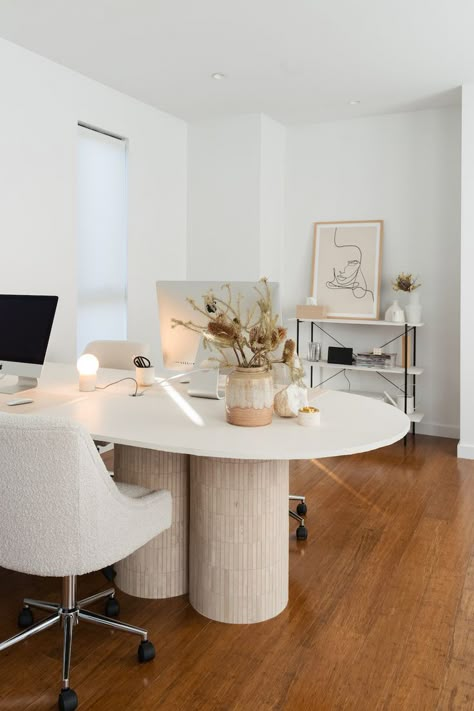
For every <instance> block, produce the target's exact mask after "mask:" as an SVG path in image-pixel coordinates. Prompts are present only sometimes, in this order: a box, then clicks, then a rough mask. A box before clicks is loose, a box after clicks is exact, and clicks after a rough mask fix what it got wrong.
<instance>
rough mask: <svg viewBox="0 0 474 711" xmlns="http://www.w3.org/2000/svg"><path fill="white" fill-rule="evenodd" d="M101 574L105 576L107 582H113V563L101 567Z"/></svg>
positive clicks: (115, 573)
mask: <svg viewBox="0 0 474 711" xmlns="http://www.w3.org/2000/svg"><path fill="white" fill-rule="evenodd" d="M102 575H103V576H104V577H105V578H107V580H108V581H109V583H113V582H114V578H115V576H116V575H117V571H116V570H115V568H114V566H113V565H107V566H106V567H105V568H102Z"/></svg>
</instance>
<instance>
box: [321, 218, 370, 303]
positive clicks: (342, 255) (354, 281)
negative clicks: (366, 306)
mask: <svg viewBox="0 0 474 711" xmlns="http://www.w3.org/2000/svg"><path fill="white" fill-rule="evenodd" d="M336 237H337V227H335V228H334V236H333V242H334V246H335V247H337V250H338V251H337V252H336V258H338V263H336V265H334V266H333V268H332V273H333V278H332V280H331V281H327V282H326V286H327V288H328V289H346V290H348V289H349V290H351V291H352V295H353V296H354V297H355V298H356V299H363V298H364V296H366V295H367V294H369V295H370V296H371V297H372V301H373V300H374V294H373V291H371V290H370V289H368V288H367V281H366V279H365V276H364V273H363V271H362V256H363V255H362V250H361V249H360V247H358V246H357V245H356V244H338V243H337V239H336ZM339 250H340V251H339Z"/></svg>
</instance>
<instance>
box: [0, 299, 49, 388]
mask: <svg viewBox="0 0 474 711" xmlns="http://www.w3.org/2000/svg"><path fill="white" fill-rule="evenodd" d="M57 304H58V297H57V296H24V295H16V294H0V392H2V393H17V392H21V391H22V390H29V389H30V388H34V387H36V386H37V384H38V378H39V376H40V375H41V370H42V368H43V363H44V358H45V355H46V349H47V348H48V342H49V336H50V333H51V328H52V326H53V321H54V315H55V313H56V306H57ZM4 375H17V376H18V381H17V382H16V383H14V384H13V385H9V386H7V385H3V383H2V377H3V376H4Z"/></svg>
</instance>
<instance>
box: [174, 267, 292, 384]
mask: <svg viewBox="0 0 474 711" xmlns="http://www.w3.org/2000/svg"><path fill="white" fill-rule="evenodd" d="M221 289H222V290H223V292H224V294H223V296H222V298H221V297H220V296H219V295H217V294H216V293H215V292H214V291H212V290H210V291H208V292H207V293H206V294H204V295H203V297H202V298H203V304H202V306H201V305H199V304H197V303H196V301H195V300H194V299H190V298H188V299H187V301H188V303H189V304H191V306H192V307H193V309H194V310H195V311H196V312H197V313H199V314H201V315H202V316H204V317H205V318H206V323H204V324H199V323H194V321H179V320H178V319H172V328H176V327H177V326H183V327H184V328H188V329H189V330H191V331H194V332H195V333H199V334H200V335H201V336H202V337H203V342H204V345H205V347H209V348H211V349H213V350H215V351H218V352H219V354H220V358H216V357H210V358H209V360H210V361H215V362H216V363H217V364H219V366H221V367H224V368H234V367H235V366H236V364H237V366H238V367H240V368H257V367H262V366H263V367H266V368H268V369H271V367H272V365H273V364H274V363H285V364H286V365H287V366H288V368H289V370H290V374H291V380H292V382H294V383H299V384H300V383H301V382H302V378H303V376H304V371H303V369H302V368H301V366H300V363H299V359H298V356H297V354H296V345H295V342H294V341H293V340H292V339H291V338H288V339H286V336H287V331H286V328H282V327H281V326H279V325H278V314H274V313H273V304H272V295H271V289H270V287H269V285H268V280H267V279H266V278H265V277H264V278H262V279H260V281H259V282H258V284H257V285H256V286H255V287H254V289H255V291H256V295H257V296H256V301H255V303H254V304H253V305H252V307H251V308H250V309H249V310H248V311H247V313H245V314H243V313H242V295H241V294H237V295H236V296H235V297H234V295H233V293H232V288H231V286H230V284H223V285H222V287H221ZM285 339H286V340H285ZM283 343H284V345H283V351H282V354H281V356H280V357H274V356H273V355H272V354H275V356H276V351H277V350H278V349H279V347H280V346H281V345H282V344H283ZM229 350H232V351H233V353H234V356H235V359H236V362H232V361H231V360H230V359H229V357H228V355H227V354H226V351H227V353H228V351H229Z"/></svg>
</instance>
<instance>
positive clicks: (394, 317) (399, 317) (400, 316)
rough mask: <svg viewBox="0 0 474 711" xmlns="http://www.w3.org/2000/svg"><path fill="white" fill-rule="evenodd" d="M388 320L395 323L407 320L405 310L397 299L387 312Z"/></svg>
mask: <svg viewBox="0 0 474 711" xmlns="http://www.w3.org/2000/svg"><path fill="white" fill-rule="evenodd" d="M385 320H386V321H394V323H404V322H405V312H404V311H403V309H402V307H401V306H400V304H399V303H398V301H397V299H395V301H394V302H393V304H391V305H390V306H389V307H388V309H387V310H386V312H385Z"/></svg>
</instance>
